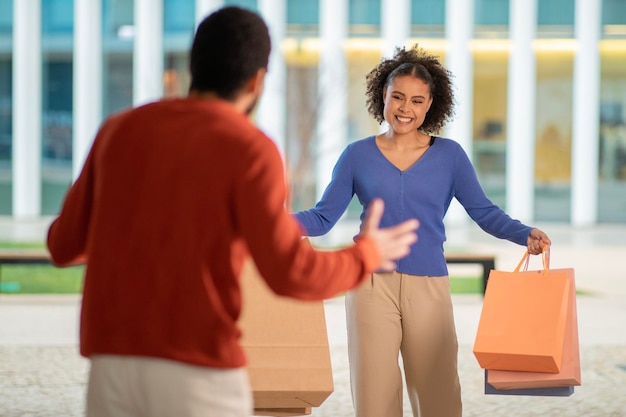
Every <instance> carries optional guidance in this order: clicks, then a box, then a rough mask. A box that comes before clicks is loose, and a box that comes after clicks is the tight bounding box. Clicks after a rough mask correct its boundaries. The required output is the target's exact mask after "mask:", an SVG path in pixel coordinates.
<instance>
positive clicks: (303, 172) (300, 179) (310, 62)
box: [285, 48, 321, 210]
mask: <svg viewBox="0 0 626 417" xmlns="http://www.w3.org/2000/svg"><path fill="white" fill-rule="evenodd" d="M285 59H286V60H287V81H286V90H287V97H286V99H287V103H286V104H287V105H286V109H287V115H286V116H287V117H286V120H287V132H286V137H287V143H286V146H285V155H286V165H287V170H288V175H289V181H290V183H291V206H292V207H291V209H293V210H303V209H308V208H311V207H313V206H314V205H315V203H316V202H317V201H315V197H316V193H315V186H316V183H315V158H316V143H315V138H316V125H317V115H318V113H317V109H318V108H319V105H320V100H321V99H320V98H319V94H318V85H317V78H318V76H317V73H318V63H319V54H318V52H317V51H316V50H310V49H306V48H298V49H295V48H294V49H292V50H289V51H286V53H285Z"/></svg>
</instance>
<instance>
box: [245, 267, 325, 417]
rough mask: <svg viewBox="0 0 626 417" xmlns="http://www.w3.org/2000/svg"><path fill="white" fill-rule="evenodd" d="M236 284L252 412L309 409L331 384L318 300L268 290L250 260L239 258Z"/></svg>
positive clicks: (272, 413)
mask: <svg viewBox="0 0 626 417" xmlns="http://www.w3.org/2000/svg"><path fill="white" fill-rule="evenodd" d="M241 285H242V294H243V299H244V305H243V309H242V313H241V319H240V321H239V325H240V327H241V329H242V332H243V337H242V340H241V345H242V346H243V348H244V349H245V352H246V357H247V359H248V372H249V375H250V385H251V388H252V394H253V398H254V415H255V416H301V415H309V414H311V412H312V409H313V408H314V407H319V406H320V405H321V404H322V403H323V402H324V401H325V400H326V398H328V396H329V395H330V394H331V393H332V392H333V389H334V385H333V374H332V368H331V362H330V350H329V347H328V334H327V331H326V315H325V313H324V303H323V302H322V301H306V302H305V301H298V300H295V299H291V298H287V297H281V296H278V295H276V294H274V293H273V292H272V290H270V288H269V287H268V286H267V284H266V283H265V281H264V280H263V278H262V277H261V275H260V274H259V271H258V270H257V268H256V266H255V264H254V262H252V260H250V261H248V262H246V263H245V264H244V267H243V270H242V272H241Z"/></svg>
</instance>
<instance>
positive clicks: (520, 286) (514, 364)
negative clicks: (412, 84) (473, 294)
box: [473, 251, 574, 373]
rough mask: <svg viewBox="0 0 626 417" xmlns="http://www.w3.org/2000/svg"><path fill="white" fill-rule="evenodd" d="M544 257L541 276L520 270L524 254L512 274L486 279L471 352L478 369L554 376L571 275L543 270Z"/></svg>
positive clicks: (569, 271) (493, 273)
mask: <svg viewBox="0 0 626 417" xmlns="http://www.w3.org/2000/svg"><path fill="white" fill-rule="evenodd" d="M548 257H549V254H548V252H547V251H544V253H543V255H542V259H543V266H544V268H543V270H541V271H527V270H526V269H527V267H528V258H529V254H528V252H526V253H525V255H524V257H523V258H522V260H521V261H520V263H519V264H518V265H517V267H516V268H515V270H514V271H513V272H504V271H496V270H492V271H491V273H490V274H489V281H488V285H487V291H486V292H485V298H484V300H483V309H482V312H481V315H480V321H479V323H478V331H477V333H476V340H475V343H474V349H473V351H474V356H475V357H476V359H477V360H478V363H479V364H480V366H481V367H482V368H485V369H489V370H505V371H527V372H548V373H558V372H559V371H560V367H561V363H562V359H563V346H564V341H565V328H566V321H567V320H566V319H567V311H568V308H569V303H570V301H571V300H570V299H571V294H572V293H571V286H572V285H573V276H574V271H573V269H552V270H551V269H548ZM524 264H525V265H526V266H525V268H524V270H521V271H520V269H521V267H522V265H524ZM572 302H574V301H572Z"/></svg>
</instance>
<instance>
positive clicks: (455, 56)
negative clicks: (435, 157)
mask: <svg viewBox="0 0 626 417" xmlns="http://www.w3.org/2000/svg"><path fill="white" fill-rule="evenodd" d="M473 24H474V1H473V0H447V1H446V40H447V50H446V59H445V65H446V68H447V69H448V70H450V71H451V72H452V74H453V76H454V78H453V80H452V81H453V83H454V89H455V90H454V93H455V96H456V109H455V110H456V111H455V116H454V119H453V120H452V121H451V122H450V123H449V124H448V126H447V127H446V128H445V133H444V135H445V136H447V137H449V138H450V139H453V140H455V141H457V142H458V143H460V144H461V146H462V147H463V149H465V152H467V154H468V156H469V157H470V158H472V135H473V134H472V117H473V112H472V107H473V97H474V92H473V90H474V89H473V85H474V79H473V77H474V71H473V59H472V51H471V49H470V41H471V39H472V36H473ZM468 219H469V217H468V216H467V214H466V213H465V211H464V210H463V208H462V207H461V205H460V204H459V203H458V202H457V201H456V200H452V204H450V208H449V209H448V213H447V215H446V223H447V224H450V225H453V224H463V223H466V222H467V220H468Z"/></svg>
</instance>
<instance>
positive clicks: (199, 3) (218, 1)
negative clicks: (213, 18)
mask: <svg viewBox="0 0 626 417" xmlns="http://www.w3.org/2000/svg"><path fill="white" fill-rule="evenodd" d="M223 5H224V0H196V27H198V25H199V24H200V22H201V21H202V20H203V19H204V18H205V17H207V16H208V15H209V14H211V13H213V12H214V11H215V10H217V9H219V8H220V7H222V6H223Z"/></svg>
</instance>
